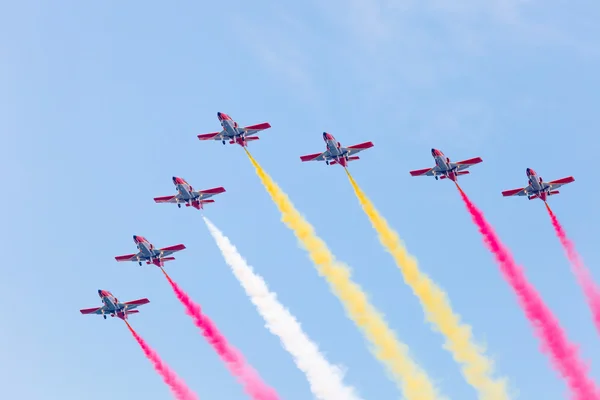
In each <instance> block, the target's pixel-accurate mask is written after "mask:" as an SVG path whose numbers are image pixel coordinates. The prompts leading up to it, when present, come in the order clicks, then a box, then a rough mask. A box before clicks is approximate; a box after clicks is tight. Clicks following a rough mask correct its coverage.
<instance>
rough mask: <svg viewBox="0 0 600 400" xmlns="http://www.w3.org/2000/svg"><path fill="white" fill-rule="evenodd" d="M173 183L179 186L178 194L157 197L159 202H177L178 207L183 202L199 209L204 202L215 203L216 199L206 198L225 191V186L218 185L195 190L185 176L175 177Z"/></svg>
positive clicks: (156, 200) (155, 199)
mask: <svg viewBox="0 0 600 400" xmlns="http://www.w3.org/2000/svg"><path fill="white" fill-rule="evenodd" d="M173 183H174V184H175V187H176V188H177V194H176V195H174V196H163V197H155V198H154V201H155V202H157V203H177V207H179V208H181V203H184V204H185V206H186V207H190V206H192V207H194V208H195V209H197V210H200V209H203V208H204V206H203V205H204V204H206V203H214V202H215V201H214V200H206V199H208V198H209V197H212V196H214V195H216V194H219V193H223V192H224V191H225V188H223V187H216V188H212V189H206V190H198V191H194V188H193V187H192V186H191V185H190V184H189V183H187V182H186V181H185V179H183V178H178V177H176V176H174V177H173Z"/></svg>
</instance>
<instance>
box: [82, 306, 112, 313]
mask: <svg viewBox="0 0 600 400" xmlns="http://www.w3.org/2000/svg"><path fill="white" fill-rule="evenodd" d="M105 307H106V306H102V307H94V308H84V309H83V310H79V312H80V313H82V314H102V310H103V309H105Z"/></svg>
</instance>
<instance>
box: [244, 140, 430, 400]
mask: <svg viewBox="0 0 600 400" xmlns="http://www.w3.org/2000/svg"><path fill="white" fill-rule="evenodd" d="M244 150H246V154H247V155H248V158H249V159H250V161H251V162H252V165H253V166H254V168H255V170H256V174H257V175H258V177H259V178H260V180H261V182H262V184H263V186H264V187H265V189H266V190H267V192H268V193H269V195H270V196H271V199H272V200H273V202H274V203H275V205H276V206H277V208H278V209H279V212H280V213H281V215H282V217H281V219H282V221H283V222H284V223H285V224H286V225H287V226H288V227H289V228H290V229H291V230H292V231H293V232H294V235H295V236H296V238H297V239H298V241H299V242H300V244H301V245H302V247H304V248H305V249H306V250H307V251H308V253H309V256H310V259H311V260H312V262H313V263H314V264H315V266H316V267H317V269H318V271H319V273H320V274H321V275H323V276H324V277H325V279H327V282H328V283H329V284H330V286H331V288H332V290H333V292H334V293H335V294H336V296H337V297H338V298H339V299H340V300H341V302H342V304H343V305H344V307H345V309H346V312H347V313H348V315H349V317H350V318H351V319H352V321H353V322H354V323H355V324H356V325H357V326H358V327H359V328H360V329H361V331H362V332H363V334H364V335H365V336H366V338H367V339H368V340H369V342H370V344H371V345H372V348H371V351H372V352H374V353H375V356H376V357H377V359H378V360H379V361H381V362H382V363H383V364H384V365H385V366H386V367H387V368H388V371H389V372H390V376H391V377H393V379H394V381H395V383H396V384H397V385H398V387H399V388H400V390H401V391H402V394H403V395H404V397H405V398H406V399H407V400H433V399H437V398H439V395H438V393H437V390H436V388H435V387H434V385H433V383H432V382H431V380H430V379H429V377H428V376H427V374H426V373H425V371H423V370H422V369H421V368H420V367H419V365H418V364H417V363H416V362H415V361H413V360H412V358H411V357H410V355H409V350H408V346H407V345H405V344H404V343H402V342H400V341H399V340H398V339H397V338H396V335H395V334H394V332H393V331H392V330H391V329H390V328H389V326H388V325H387V323H386V321H385V319H384V318H383V315H381V313H380V312H378V311H377V310H376V309H375V307H373V305H371V303H370V302H369V300H368V298H367V295H366V293H365V292H363V290H362V289H361V288H360V286H358V284H356V283H355V282H353V281H352V279H351V278H350V269H349V268H348V267H347V266H346V265H344V264H342V263H341V262H339V261H337V260H336V259H335V257H334V256H333V254H332V253H331V251H330V250H329V249H328V248H327V245H326V244H325V243H324V242H323V241H322V240H321V239H320V238H319V237H318V236H317V235H316V234H315V232H314V228H313V227H312V226H311V225H310V224H309V223H308V222H307V221H306V220H305V219H304V218H303V217H302V215H300V213H299V212H298V210H296V208H295V207H294V205H293V204H292V202H291V201H290V199H289V198H288V196H287V195H286V194H285V193H284V192H283V191H282V190H281V189H280V188H279V186H277V184H276V183H275V182H274V181H273V179H272V178H271V177H270V176H269V175H268V174H267V173H266V172H265V171H264V170H263V169H262V167H261V166H260V165H259V164H258V163H257V162H256V160H255V159H254V157H252V155H251V154H250V152H249V151H248V149H246V148H244Z"/></svg>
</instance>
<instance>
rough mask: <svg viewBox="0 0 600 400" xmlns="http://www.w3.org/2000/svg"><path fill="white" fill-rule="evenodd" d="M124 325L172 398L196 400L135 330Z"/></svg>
mask: <svg viewBox="0 0 600 400" xmlns="http://www.w3.org/2000/svg"><path fill="white" fill-rule="evenodd" d="M125 323H126V324H127V328H129V331H130V332H131V334H132V335H133V337H134V338H135V340H136V341H137V342H138V344H139V345H140V347H141V348H142V351H143V352H144V354H145V355H146V357H147V358H148V359H149V360H150V362H152V365H154V369H155V370H156V372H158V373H159V374H160V376H162V378H163V380H164V381H165V383H166V384H167V385H169V387H170V388H171V392H173V396H174V397H175V398H176V399H178V400H198V397H197V396H196V394H195V393H194V392H192V391H191V390H190V389H189V388H188V387H187V385H186V384H185V383H184V382H183V381H182V380H181V379H179V377H178V376H177V375H176V374H175V372H173V371H172V370H171V368H169V366H168V365H167V364H165V363H164V362H163V361H162V360H161V359H160V357H159V356H158V354H156V352H155V351H154V350H152V348H150V346H148V344H147V343H146V341H145V340H144V339H142V338H141V336H140V335H138V334H137V332H136V331H135V330H133V328H132V327H131V325H129V322H127V321H125Z"/></svg>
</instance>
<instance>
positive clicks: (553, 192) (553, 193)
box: [548, 190, 560, 196]
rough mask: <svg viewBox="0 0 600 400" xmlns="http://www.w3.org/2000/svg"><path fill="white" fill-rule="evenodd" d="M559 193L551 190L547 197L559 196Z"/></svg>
mask: <svg viewBox="0 0 600 400" xmlns="http://www.w3.org/2000/svg"><path fill="white" fill-rule="evenodd" d="M559 193H560V192H559V191H558V190H553V191H551V192H550V193H548V196H554V195H555V194H559Z"/></svg>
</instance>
